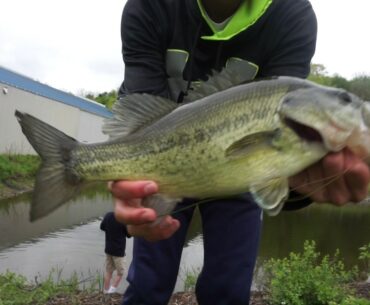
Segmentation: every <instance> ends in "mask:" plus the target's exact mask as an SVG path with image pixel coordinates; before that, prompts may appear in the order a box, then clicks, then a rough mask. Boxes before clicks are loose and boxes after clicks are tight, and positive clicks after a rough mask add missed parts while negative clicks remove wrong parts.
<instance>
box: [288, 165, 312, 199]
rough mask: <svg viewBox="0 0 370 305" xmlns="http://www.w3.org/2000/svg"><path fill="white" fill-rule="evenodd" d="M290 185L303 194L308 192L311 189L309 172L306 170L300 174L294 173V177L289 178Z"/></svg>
mask: <svg viewBox="0 0 370 305" xmlns="http://www.w3.org/2000/svg"><path fill="white" fill-rule="evenodd" d="M289 185H290V187H291V188H292V190H293V191H296V192H298V193H301V194H307V193H308V192H309V191H310V189H309V184H308V172H307V170H304V171H302V172H300V173H299V174H296V175H294V176H293V177H290V178H289Z"/></svg>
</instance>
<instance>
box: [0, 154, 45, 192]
mask: <svg viewBox="0 0 370 305" xmlns="http://www.w3.org/2000/svg"><path fill="white" fill-rule="evenodd" d="M39 164H40V158H39V157H38V156H33V155H17V154H2V155H0V199H4V198H8V197H12V196H15V195H17V194H19V193H22V192H25V191H30V190H31V189H32V186H33V180H34V178H35V175H36V171H37V168H38V166H39Z"/></svg>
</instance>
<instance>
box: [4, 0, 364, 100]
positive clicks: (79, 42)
mask: <svg viewBox="0 0 370 305" xmlns="http://www.w3.org/2000/svg"><path fill="white" fill-rule="evenodd" d="M152 1H157V0H152ZM125 2H126V1H125V0H107V1H102V0H63V1H62V0H2V1H1V6H0V65H2V66H5V67H7V68H10V69H13V70H15V71H16V72H20V73H22V74H25V75H27V76H29V77H31V78H34V79H36V80H39V81H41V82H43V83H47V84H49V85H51V86H54V87H56V88H59V89H62V90H66V91H69V92H73V93H76V94H79V93H81V92H103V91H110V90H111V89H116V88H117V87H118V86H119V85H120V83H121V81H122V79H123V71H124V67H123V63H122V57H121V41H120V19H121V13H122V8H123V6H124V4H125ZM311 3H312V4H313V7H314V9H315V11H316V14H317V18H318V22H319V36H318V42H317V50H316V55H315V57H314V59H313V62H315V63H321V64H324V65H325V66H326V67H327V69H328V71H329V72H330V73H331V74H333V73H338V74H340V75H342V76H344V77H346V78H351V77H353V76H355V75H356V74H359V73H367V74H370V59H369V56H370V17H369V12H370V0H350V1H349V0H311Z"/></svg>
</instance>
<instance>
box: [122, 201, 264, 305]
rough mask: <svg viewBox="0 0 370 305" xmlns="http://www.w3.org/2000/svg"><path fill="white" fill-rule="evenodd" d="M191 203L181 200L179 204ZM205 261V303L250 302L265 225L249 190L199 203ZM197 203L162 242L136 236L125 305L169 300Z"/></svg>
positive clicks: (201, 281)
mask: <svg viewBox="0 0 370 305" xmlns="http://www.w3.org/2000/svg"><path fill="white" fill-rule="evenodd" d="M186 204H189V202H184V203H182V204H179V206H178V207H177V209H179V208H181V207H183V206H184V205H186ZM199 210H200V213H201V218H202V227H203V241H204V265H203V269H202V271H201V273H200V275H199V278H198V281H197V285H196V296H197V300H198V303H199V305H247V304H249V296H250V287H251V284H252V278H253V269H254V265H255V261H256V257H257V249H258V244H259V238H260V229H261V210H260V209H259V208H258V207H257V205H256V204H255V203H254V202H253V201H252V199H251V197H250V196H249V194H246V195H244V196H243V198H241V197H240V198H233V199H224V200H218V201H213V202H208V203H204V204H201V205H199ZM193 212H194V208H190V209H188V210H185V211H182V212H179V213H178V214H175V215H174V217H176V218H177V219H179V220H180V223H181V227H180V229H179V230H178V231H177V232H176V233H175V234H174V235H173V236H172V237H171V238H169V239H167V240H162V241H159V242H156V243H151V242H147V241H145V240H143V239H141V238H135V240H134V249H133V251H134V253H133V260H132V263H131V266H130V268H129V272H128V276H127V280H128V282H129V287H128V288H127V290H126V292H125V295H124V298H123V303H122V305H167V304H168V301H169V299H170V297H171V295H172V292H173V289H174V287H175V283H176V279H177V274H178V270H179V264H180V259H181V253H182V248H183V245H184V242H185V237H186V232H187V229H188V227H189V224H190V221H191V218H192V215H193Z"/></svg>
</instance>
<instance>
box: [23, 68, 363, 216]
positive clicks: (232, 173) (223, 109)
mask: <svg viewBox="0 0 370 305" xmlns="http://www.w3.org/2000/svg"><path fill="white" fill-rule="evenodd" d="M195 86H196V87H195V88H194V91H193V92H190V94H189V96H188V97H187V98H188V99H189V100H193V101H192V102H187V103H184V104H180V105H178V104H176V103H174V102H172V101H170V100H167V99H165V98H162V97H158V96H152V95H149V94H132V95H128V96H125V97H123V98H121V99H120V100H119V101H117V103H116V104H115V106H114V108H113V112H114V116H113V118H111V119H109V120H108V121H107V122H106V123H105V126H104V128H103V130H104V132H105V133H107V134H109V135H110V139H109V140H108V141H106V142H104V143H96V144H82V143H79V142H77V141H76V140H75V139H73V138H71V137H69V136H67V135H65V134H64V133H62V132H61V131H58V130H57V129H55V128H53V127H52V126H50V125H48V124H46V123H44V122H42V121H40V120H38V119H37V118H35V117H33V116H31V115H29V114H25V113H21V112H18V111H17V112H16V117H17V119H18V121H19V123H20V125H21V127H22V130H23V133H24V134H25V135H26V137H27V138H28V140H29V142H30V143H31V145H32V146H33V147H34V149H35V150H36V151H37V153H38V154H39V155H40V156H41V158H42V164H41V166H40V169H39V171H38V174H37V178H36V183H35V191H34V194H33V199H32V204H31V219H32V220H35V219H38V218H40V217H43V216H45V215H47V214H49V213H50V212H51V211H53V210H55V209H56V208H57V207H58V206H60V205H62V204H63V203H65V202H66V201H68V200H69V199H71V198H72V197H74V196H75V195H76V194H77V193H78V192H79V191H80V189H81V187H82V186H83V185H85V184H88V183H89V182H93V181H108V180H119V179H124V180H153V181H155V182H156V183H157V184H158V186H159V193H158V194H156V195H154V196H150V197H147V198H145V200H144V204H145V205H146V206H148V207H151V208H153V209H154V210H155V211H156V212H157V214H158V215H164V214H168V213H170V212H171V211H172V210H173V209H174V207H175V206H176V203H177V202H178V201H179V200H181V198H185V197H190V198H199V199H203V198H222V197H226V196H234V195H238V194H241V193H245V192H251V194H252V195H253V197H254V199H255V201H256V202H257V203H258V204H259V205H260V206H261V207H262V208H263V209H265V210H266V211H267V212H269V213H270V214H276V213H278V212H279V211H280V209H281V207H282V205H283V204H284V201H285V200H286V198H287V197H288V193H289V186H288V178H289V177H290V176H293V175H295V174H297V173H299V172H300V171H302V170H304V169H305V168H307V167H308V166H310V165H312V164H314V163H315V162H317V161H318V160H320V159H321V158H322V157H324V156H325V155H326V154H327V153H328V152H330V151H338V150H340V149H342V148H343V147H345V146H348V147H350V148H351V146H352V147H353V148H354V151H355V152H357V153H358V154H361V155H362V156H363V157H365V156H368V155H369V151H370V145H369V143H370V142H369V139H370V137H369V130H368V123H369V122H367V121H366V120H365V119H366V116H367V115H368V114H367V111H368V106H367V105H365V103H364V102H363V101H362V100H360V99H359V98H358V97H356V96H355V95H353V94H351V93H348V92H346V91H344V90H341V89H334V88H329V87H324V86H319V85H317V84H314V83H312V82H310V81H307V80H302V79H298V78H294V77H277V78H274V79H269V80H261V81H256V82H250V83H246V84H241V85H240V80H238V79H237V77H235V75H234V74H233V73H232V72H230V71H227V70H224V71H223V72H221V73H220V74H217V75H215V76H214V77H212V78H210V80H209V81H207V82H205V83H200V84H196V85H195ZM365 140H366V141H365ZM230 208H232V207H230Z"/></svg>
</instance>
